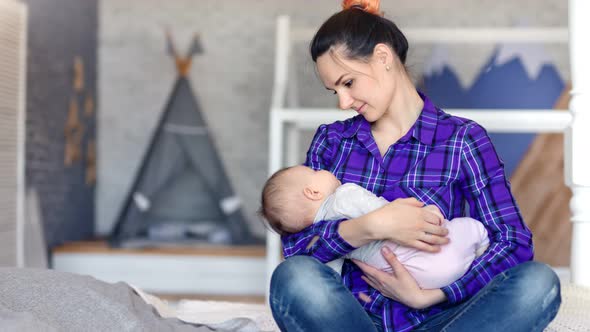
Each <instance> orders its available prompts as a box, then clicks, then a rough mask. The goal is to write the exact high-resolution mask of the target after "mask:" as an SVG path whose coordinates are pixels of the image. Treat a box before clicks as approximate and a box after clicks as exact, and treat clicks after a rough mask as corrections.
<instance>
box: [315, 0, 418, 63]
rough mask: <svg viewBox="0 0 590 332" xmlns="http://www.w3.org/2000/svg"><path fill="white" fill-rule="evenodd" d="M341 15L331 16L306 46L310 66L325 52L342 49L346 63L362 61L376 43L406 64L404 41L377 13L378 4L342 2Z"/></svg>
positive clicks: (368, 0)
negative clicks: (308, 49) (392, 52)
mask: <svg viewBox="0 0 590 332" xmlns="http://www.w3.org/2000/svg"><path fill="white" fill-rule="evenodd" d="M342 8H343V9H342V11H340V12H338V13H336V14H334V15H332V17H330V18H329V19H328V20H327V21H326V22H324V24H322V26H321V27H320V29H319V30H318V31H317V32H316V34H315V36H314V37H313V39H312V41H311V44H310V52H311V58H312V59H313V61H314V62H316V61H317V58H318V57H320V56H321V55H323V54H324V53H326V52H327V51H328V50H330V49H332V48H335V47H339V46H343V49H342V50H343V51H344V53H343V55H344V56H346V57H347V58H348V59H366V58H368V57H370V56H371V54H373V50H374V48H375V46H376V45H377V44H379V43H383V44H386V45H389V47H391V48H392V49H393V50H394V52H395V53H396V54H397V56H398V58H399V60H400V62H401V63H402V64H405V63H406V55H407V53H408V40H407V39H406V37H405V36H404V34H403V33H402V32H401V31H400V30H399V29H398V27H397V26H396V25H395V23H393V22H392V21H390V20H388V19H386V18H384V17H383V16H382V15H381V12H379V0H352V1H350V0H344V1H343V2H342Z"/></svg>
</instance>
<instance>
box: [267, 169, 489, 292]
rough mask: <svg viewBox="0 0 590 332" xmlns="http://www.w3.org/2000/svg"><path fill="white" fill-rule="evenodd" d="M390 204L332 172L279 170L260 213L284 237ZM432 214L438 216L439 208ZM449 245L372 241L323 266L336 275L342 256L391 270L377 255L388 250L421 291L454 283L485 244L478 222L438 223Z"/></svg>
mask: <svg viewBox="0 0 590 332" xmlns="http://www.w3.org/2000/svg"><path fill="white" fill-rule="evenodd" d="M388 203H389V202H388V201H387V200H386V199H384V198H382V197H377V196H376V195H375V194H373V193H371V192H370V191H368V190H366V189H364V188H362V187H361V186H358V185H356V184H352V183H346V184H342V183H341V182H340V181H339V180H338V179H337V178H336V177H335V176H334V175H333V174H332V173H330V172H328V171H325V170H320V171H314V170H313V169H311V168H309V167H305V166H294V167H288V168H285V169H282V170H280V171H278V172H276V173H275V174H273V175H272V176H271V177H270V178H269V179H268V181H267V182H266V184H265V185H264V189H263V191H262V207H261V214H262V216H263V217H264V218H265V219H266V220H267V222H268V224H269V225H270V227H271V228H272V229H273V230H275V231H276V232H277V233H279V234H281V235H284V234H289V233H296V232H299V231H300V230H302V229H304V228H305V227H307V226H309V225H311V224H312V223H314V222H318V221H320V220H337V219H352V218H357V217H360V216H362V215H364V214H367V213H369V212H371V211H373V210H376V209H378V208H380V207H382V206H384V205H386V204H388ZM435 210H436V211H433V212H435V213H439V212H438V209H435ZM443 226H445V227H446V228H447V229H448V230H449V234H448V237H449V239H450V242H449V243H448V244H446V245H443V246H441V250H440V251H439V252H437V253H429V252H425V251H420V250H417V249H413V248H408V247H403V246H400V245H398V244H396V243H394V242H391V241H383V240H382V241H374V242H371V243H369V244H366V245H364V246H362V247H360V248H357V249H355V250H354V251H352V252H350V253H349V254H347V255H346V256H344V257H343V258H341V259H337V260H335V261H332V262H328V263H327V264H328V265H329V266H331V267H332V268H334V269H335V270H336V271H337V272H339V273H340V272H341V269H342V263H343V261H344V258H351V259H357V260H360V261H362V262H365V263H367V264H369V265H372V266H374V267H376V268H378V269H380V270H383V271H387V272H391V266H390V265H389V263H387V261H386V260H385V258H383V256H382V255H381V251H380V249H381V247H383V246H384V245H385V246H388V247H389V248H390V249H391V251H392V252H393V253H394V254H395V255H396V257H397V259H398V260H399V261H400V262H401V263H402V264H403V265H404V266H405V268H406V269H407V270H408V272H409V273H410V274H412V276H413V277H414V279H416V282H417V283H418V285H420V287H421V288H423V289H434V288H441V287H443V286H446V285H449V284H450V283H452V282H453V281H455V280H457V279H459V278H460V277H461V276H462V275H463V274H465V272H467V269H468V268H469V266H470V265H471V263H472V262H473V260H474V259H475V258H476V257H479V256H480V255H481V254H482V253H483V252H484V251H485V250H486V249H487V247H488V246H489V239H488V233H487V231H486V229H485V228H484V226H483V224H482V223H480V222H479V221H477V220H475V219H472V218H455V219H453V220H451V221H448V220H445V221H444V222H443Z"/></svg>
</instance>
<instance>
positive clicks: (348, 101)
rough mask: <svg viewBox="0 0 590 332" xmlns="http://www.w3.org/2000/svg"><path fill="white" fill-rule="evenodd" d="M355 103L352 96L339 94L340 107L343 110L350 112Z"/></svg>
mask: <svg viewBox="0 0 590 332" xmlns="http://www.w3.org/2000/svg"><path fill="white" fill-rule="evenodd" d="M353 103H354V99H353V98H352V97H350V95H349V94H348V93H339V94H338V104H339V105H338V107H340V109H341V110H348V109H350V108H351V107H352V104H353Z"/></svg>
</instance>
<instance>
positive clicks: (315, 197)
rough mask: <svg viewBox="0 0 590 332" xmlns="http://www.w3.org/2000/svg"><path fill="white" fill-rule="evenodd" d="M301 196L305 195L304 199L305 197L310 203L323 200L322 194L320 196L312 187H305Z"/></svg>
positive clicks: (319, 192)
mask: <svg viewBox="0 0 590 332" xmlns="http://www.w3.org/2000/svg"><path fill="white" fill-rule="evenodd" d="M303 195H305V197H307V199H310V200H312V201H319V200H321V199H322V198H324V194H322V192H321V191H319V190H316V189H314V188H312V187H305V188H304V189H303Z"/></svg>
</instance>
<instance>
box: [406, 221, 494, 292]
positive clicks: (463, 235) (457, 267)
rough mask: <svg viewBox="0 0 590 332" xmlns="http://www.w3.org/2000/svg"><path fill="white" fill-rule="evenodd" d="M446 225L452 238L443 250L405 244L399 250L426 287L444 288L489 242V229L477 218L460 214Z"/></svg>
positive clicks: (442, 247)
mask: <svg viewBox="0 0 590 332" xmlns="http://www.w3.org/2000/svg"><path fill="white" fill-rule="evenodd" d="M443 225H444V226H445V227H447V229H448V230H449V235H448V236H449V239H450V242H449V243H448V244H446V245H444V246H441V250H440V251H439V252H437V253H427V252H424V251H418V250H414V249H411V248H404V247H400V248H399V249H398V251H397V252H396V255H397V257H398V260H399V261H400V262H401V263H402V264H404V266H405V267H406V269H407V270H408V272H410V274H412V276H413V277H414V278H415V279H416V282H418V284H419V285H420V287H422V288H424V289H433V288H440V287H443V286H446V285H448V284H450V283H452V282H453V281H455V280H457V279H459V278H460V277H461V276H462V275H464V274H465V272H467V270H468V269H469V266H471V263H472V262H473V260H474V259H475V258H476V255H477V254H478V253H480V254H481V253H483V251H485V249H486V248H487V246H488V245H489V239H488V237H487V231H486V229H485V228H484V227H483V224H482V223H480V222H479V221H477V220H475V219H471V218H456V219H453V220H451V221H445V222H444V224H443Z"/></svg>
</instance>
